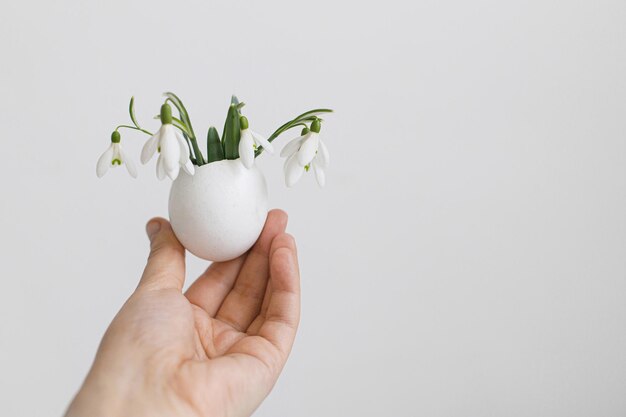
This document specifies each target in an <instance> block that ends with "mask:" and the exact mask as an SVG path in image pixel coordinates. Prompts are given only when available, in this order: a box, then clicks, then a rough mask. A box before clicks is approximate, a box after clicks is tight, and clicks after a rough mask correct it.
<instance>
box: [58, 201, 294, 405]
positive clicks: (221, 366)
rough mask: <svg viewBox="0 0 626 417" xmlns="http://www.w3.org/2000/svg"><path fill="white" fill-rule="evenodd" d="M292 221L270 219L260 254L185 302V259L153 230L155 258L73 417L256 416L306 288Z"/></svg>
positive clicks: (223, 265)
mask: <svg viewBox="0 0 626 417" xmlns="http://www.w3.org/2000/svg"><path fill="white" fill-rule="evenodd" d="M286 225H287V215H286V214H285V213H284V212H282V211H280V210H272V211H271V212H270V213H269V215H268V218H267V222H266V223H265V227H264V229H263V232H262V233H261V236H260V237H259V240H258V241H257V242H256V244H255V245H254V247H253V248H252V249H251V250H250V251H249V252H248V253H247V254H244V255H242V256H241V257H239V258H237V259H234V260H232V261H228V262H219V263H213V264H211V266H210V267H209V268H208V269H207V270H206V272H205V273H203V274H202V275H201V276H200V277H199V278H198V279H197V280H196V281H195V282H194V283H193V284H192V285H191V287H190V288H189V290H188V291H187V292H186V293H185V294H183V293H182V288H183V283H184V279H185V250H184V249H183V247H182V246H181V244H180V243H179V242H178V240H177V239H176V237H175V236H174V233H173V232H172V229H171V227H170V225H169V223H168V222H167V221H166V220H164V219H153V220H151V221H150V222H149V223H148V226H147V232H148V236H149V238H150V247H151V250H150V257H149V258H148V264H147V265H146V268H145V271H144V273H143V276H142V278H141V281H140V282H139V285H138V287H137V289H136V290H135V292H134V293H133V294H132V295H131V297H130V298H129V299H128V301H127V302H126V303H125V304H124V306H123V307H122V309H121V310H120V312H119V313H118V314H117V316H116V317H115V318H114V320H113V322H112V323H111V325H110V326H109V328H108V330H107V331H106V333H105V335H104V337H103V339H102V343H101V345H100V347H99V349H98V353H97V355H96V358H95V361H94V364H93V366H92V368H91V370H90V372H89V374H88V376H87V378H86V380H85V382H84V384H83V387H82V388H81V389H80V391H79V393H78V394H77V396H76V398H75V399H74V401H73V402H72V404H71V405H70V407H69V410H68V411H67V416H68V417H70V416H71V417H87V416H88V417H99V416H107V417H116V416H130V417H134V416H151V417H156V416H168V417H171V416H177V417H178V416H202V417H204V416H211V417H213V416H229V417H239V416H249V415H250V414H252V412H253V411H254V410H255V409H256V408H257V407H258V406H259V404H260V403H261V401H263V399H264V398H265V397H266V396H267V394H268V393H269V392H270V390H271V389H272V387H273V385H274V383H275V382H276V380H277V379H278V376H279V374H280V372H281V370H282V368H283V366H284V364H285V361H286V360H287V356H288V355H289V352H290V350H291V346H292V344H293V340H294V337H295V334H296V329H297V326H298V321H299V315H300V284H299V272H298V262H297V255H296V246H295V241H294V239H293V238H292V237H291V236H290V235H288V234H286V233H285V227H286Z"/></svg>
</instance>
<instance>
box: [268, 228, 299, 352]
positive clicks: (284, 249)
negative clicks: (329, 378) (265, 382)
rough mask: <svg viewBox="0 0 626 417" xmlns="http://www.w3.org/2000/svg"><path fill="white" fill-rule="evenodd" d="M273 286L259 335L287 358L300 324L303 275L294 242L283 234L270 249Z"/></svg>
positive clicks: (289, 236) (290, 237)
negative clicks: (299, 268) (301, 281)
mask: <svg viewBox="0 0 626 417" xmlns="http://www.w3.org/2000/svg"><path fill="white" fill-rule="evenodd" d="M270 282H271V285H272V289H271V293H270V298H269V302H268V305H267V311H266V312H265V320H264V321H263V324H261V327H260V328H259V331H258V334H259V336H261V337H263V338H265V339H267V340H269V341H270V342H271V343H272V344H273V345H274V346H276V347H277V348H278V349H279V350H280V351H281V353H282V354H283V355H284V358H286V357H287V355H288V354H289V351H290V350H291V346H292V345H293V340H294V338H295V335H296V330H297V328H298V323H299V321H300V272H299V270H298V259H297V252H296V244H295V240H294V239H293V237H292V236H291V235H288V234H286V233H283V234H281V235H279V236H277V237H276V238H275V239H274V241H273V242H272V248H271V250H270Z"/></svg>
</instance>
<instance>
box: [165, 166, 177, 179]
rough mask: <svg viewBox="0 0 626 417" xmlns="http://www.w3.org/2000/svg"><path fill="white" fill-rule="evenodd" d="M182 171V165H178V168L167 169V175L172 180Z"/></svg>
mask: <svg viewBox="0 0 626 417" xmlns="http://www.w3.org/2000/svg"><path fill="white" fill-rule="evenodd" d="M179 172H180V165H176V168H174V169H172V170H169V171H167V176H168V177H170V179H171V180H172V181H174V180H175V179H176V177H178V173H179Z"/></svg>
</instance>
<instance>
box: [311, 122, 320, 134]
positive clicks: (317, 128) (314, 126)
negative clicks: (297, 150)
mask: <svg viewBox="0 0 626 417" xmlns="http://www.w3.org/2000/svg"><path fill="white" fill-rule="evenodd" d="M321 128H322V122H321V121H320V119H315V120H313V123H311V132H314V133H320V129H321Z"/></svg>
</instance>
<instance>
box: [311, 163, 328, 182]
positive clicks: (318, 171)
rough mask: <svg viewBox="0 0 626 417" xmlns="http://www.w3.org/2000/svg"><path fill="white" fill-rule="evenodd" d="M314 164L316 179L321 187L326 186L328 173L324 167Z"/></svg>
mask: <svg viewBox="0 0 626 417" xmlns="http://www.w3.org/2000/svg"><path fill="white" fill-rule="evenodd" d="M312 165H313V172H315V179H316V180H317V183H318V184H319V186H320V187H324V186H325V185H326V173H325V172H324V168H322V167H320V166H317V164H312Z"/></svg>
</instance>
